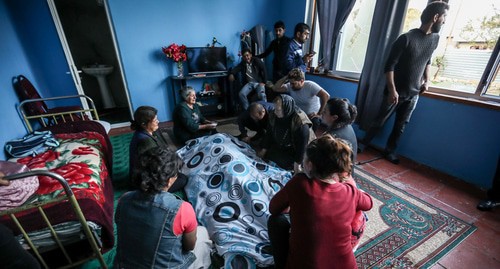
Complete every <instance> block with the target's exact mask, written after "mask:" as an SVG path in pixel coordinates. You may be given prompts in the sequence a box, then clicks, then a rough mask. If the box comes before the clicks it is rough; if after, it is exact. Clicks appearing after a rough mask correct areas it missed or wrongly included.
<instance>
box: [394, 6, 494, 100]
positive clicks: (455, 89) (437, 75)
mask: <svg viewBox="0 0 500 269" xmlns="http://www.w3.org/2000/svg"><path fill="white" fill-rule="evenodd" d="M449 4H450V10H449V11H448V15H447V17H446V23H445V24H444V25H443V28H442V29H441V32H440V35H441V38H440V42H439V46H438V48H437V49H436V51H435V52H434V54H433V59H432V65H431V85H430V86H431V87H432V90H433V91H435V92H439V93H444V94H450V95H456V96H462V97H477V98H479V99H491V98H498V97H500V77H499V76H497V74H498V62H499V56H498V50H496V51H495V50H494V48H495V45H496V43H497V42H498V38H499V36H500V10H499V9H500V2H499V1H498V0H482V1H481V4H478V2H477V1H474V0H450V1H449ZM425 5H426V1H421V0H410V1H409V3H408V9H407V13H406V18H405V22H404V28H403V32H406V31H408V30H410V29H412V28H417V27H419V26H420V14H421V11H422V10H423V9H424V8H425Z"/></svg>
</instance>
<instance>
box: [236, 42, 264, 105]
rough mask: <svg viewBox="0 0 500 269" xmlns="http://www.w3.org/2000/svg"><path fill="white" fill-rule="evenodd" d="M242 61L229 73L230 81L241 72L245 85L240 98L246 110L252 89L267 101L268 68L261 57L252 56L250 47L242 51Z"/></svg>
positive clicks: (261, 98) (260, 98)
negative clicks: (248, 96)
mask: <svg viewBox="0 0 500 269" xmlns="http://www.w3.org/2000/svg"><path fill="white" fill-rule="evenodd" d="M241 56H242V61H241V62H240V63H239V64H238V65H237V66H236V67H235V68H233V70H231V72H230V74H229V77H228V79H229V81H231V82H232V81H234V80H235V77H234V76H235V75H236V74H238V73H239V74H240V76H241V79H242V83H243V87H242V88H241V90H240V92H239V94H238V96H239V98H240V102H241V106H242V107H243V109H244V110H246V109H248V106H249V102H248V98H247V95H248V94H249V93H251V92H252V91H254V90H255V91H256V93H257V96H258V98H259V100H262V101H266V102H267V97H266V87H265V84H266V81H267V80H266V69H265V66H264V63H263V62H262V60H261V59H258V58H252V52H251V51H250V49H248V48H245V49H243V51H242V52H241Z"/></svg>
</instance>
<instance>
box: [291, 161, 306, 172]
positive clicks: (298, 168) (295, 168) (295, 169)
mask: <svg viewBox="0 0 500 269" xmlns="http://www.w3.org/2000/svg"><path fill="white" fill-rule="evenodd" d="M293 172H294V173H295V174H298V173H302V172H304V169H302V164H300V163H296V162H294V163H293Z"/></svg>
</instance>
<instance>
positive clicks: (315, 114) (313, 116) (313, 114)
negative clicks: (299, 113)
mask: <svg viewBox="0 0 500 269" xmlns="http://www.w3.org/2000/svg"><path fill="white" fill-rule="evenodd" d="M307 117H308V118H309V119H314V118H318V117H320V115H319V114H318V113H311V114H308V115H307Z"/></svg>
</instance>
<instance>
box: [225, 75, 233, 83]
mask: <svg viewBox="0 0 500 269" xmlns="http://www.w3.org/2000/svg"><path fill="white" fill-rule="evenodd" d="M227 79H229V81H231V82H233V81H234V75H233V74H229V76H228V77H227Z"/></svg>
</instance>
